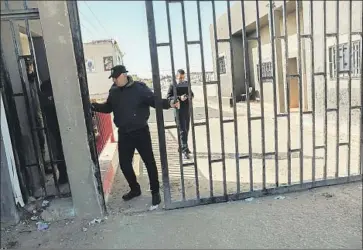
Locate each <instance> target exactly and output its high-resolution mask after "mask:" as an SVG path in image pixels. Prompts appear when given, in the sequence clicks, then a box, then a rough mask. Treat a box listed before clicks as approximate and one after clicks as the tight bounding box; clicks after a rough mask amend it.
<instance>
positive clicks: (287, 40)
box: [282, 0, 291, 185]
mask: <svg viewBox="0 0 363 250" xmlns="http://www.w3.org/2000/svg"><path fill="white" fill-rule="evenodd" d="M282 15H283V17H282V21H283V26H284V43H285V76H284V82H285V86H286V104H287V183H288V185H291V117H290V116H291V113H290V78H289V77H288V75H289V37H288V31H287V20H286V19H287V10H286V0H284V3H283V6H282Z"/></svg>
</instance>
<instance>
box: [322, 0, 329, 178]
mask: <svg viewBox="0 0 363 250" xmlns="http://www.w3.org/2000/svg"><path fill="white" fill-rule="evenodd" d="M323 12H324V13H323V15H324V17H323V19H324V73H325V74H324V145H325V151H324V173H323V176H324V180H326V178H327V175H328V112H327V109H328V80H327V78H328V69H327V65H326V57H327V52H326V51H327V46H326V1H324V2H323Z"/></svg>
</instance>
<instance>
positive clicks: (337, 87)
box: [335, 1, 344, 178]
mask: <svg viewBox="0 0 363 250" xmlns="http://www.w3.org/2000/svg"><path fill="white" fill-rule="evenodd" d="M335 11H336V12H335V22H336V23H335V24H336V33H337V36H336V45H335V51H336V53H335V62H336V65H337V67H336V68H337V74H336V77H337V78H336V84H337V85H336V100H337V112H336V126H337V127H336V144H337V145H336V152H335V153H336V163H335V164H336V165H335V178H338V177H339V158H340V157H339V156H340V155H339V154H340V150H339V149H340V148H339V141H340V128H339V126H340V124H339V116H340V112H339V107H340V102H339V96H340V74H339V71H340V65H339V1H336V9H335ZM343 55H344V54H343V50H342V56H343ZM342 60H343V58H342Z"/></svg>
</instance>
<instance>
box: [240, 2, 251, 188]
mask: <svg viewBox="0 0 363 250" xmlns="http://www.w3.org/2000/svg"><path fill="white" fill-rule="evenodd" d="M241 14H242V44H243V48H244V55H243V62H244V63H243V64H244V72H245V91H246V102H247V127H248V128H247V129H248V131H247V132H248V160H249V170H250V176H249V177H250V192H252V191H253V158H252V132H251V130H252V126H251V104H250V95H249V86H250V73H249V57H248V54H249V46H248V41H247V34H246V15H245V14H246V13H245V2H244V1H241Z"/></svg>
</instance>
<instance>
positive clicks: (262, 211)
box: [1, 173, 362, 249]
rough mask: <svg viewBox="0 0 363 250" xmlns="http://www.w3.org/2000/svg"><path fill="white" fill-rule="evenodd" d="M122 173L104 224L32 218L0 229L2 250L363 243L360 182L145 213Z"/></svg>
mask: <svg viewBox="0 0 363 250" xmlns="http://www.w3.org/2000/svg"><path fill="white" fill-rule="evenodd" d="M122 179H123V178H122V176H121V175H120V173H119V174H118V175H117V177H116V180H115V181H116V183H115V185H114V187H115V188H114V190H113V192H112V196H111V197H110V200H109V203H108V211H109V215H108V216H107V217H106V218H103V220H102V222H100V223H97V222H96V223H90V221H86V220H76V219H75V220H62V221H58V222H53V223H51V224H50V226H49V229H47V230H45V231H41V232H39V231H37V230H36V225H35V222H33V221H22V222H21V223H20V224H19V225H17V226H13V227H7V228H2V229H1V247H2V248H9V249H10V248H12V249H17V248H24V247H26V248H27V249H29V248H68V249H70V248H71V249H79V248H87V249H97V248H98V249H130V248H131V249H137V248H138V249H143V248H149V249H161V248H164V249H165V248H169V249H180V248H184V249H186V248H189V249H197V248H198V249H201V248H204V249H211V248H214V249H215V248H220V249H222V248H224V249H226V248H229V249H231V248H235V249H236V248H240V249H245V248H254V249H256V248H261V249H268V248H279V249H282V248H292V249H297V248H305V249H306V248H324V249H337V248H342V249H361V248H362V183H352V184H347V185H340V186H332V187H325V188H319V189H313V190H308V191H304V192H299V193H291V194H286V195H284V196H281V197H278V198H280V199H278V198H277V197H275V196H269V197H263V198H259V199H254V200H252V201H238V202H230V203H223V204H215V205H208V206H200V207H194V208H188V209H179V210H173V211H165V210H162V209H159V210H156V211H153V212H148V211H147V207H148V205H149V203H150V194H149V193H148V192H147V189H148V187H147V186H145V183H147V182H145V183H144V182H143V183H141V184H142V187H143V190H144V193H143V196H142V197H140V198H138V199H136V200H135V201H133V202H131V203H125V202H123V201H121V195H122V193H123V192H124V190H125V188H126V187H125V186H123V185H122V183H124V182H123V180H122Z"/></svg>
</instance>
